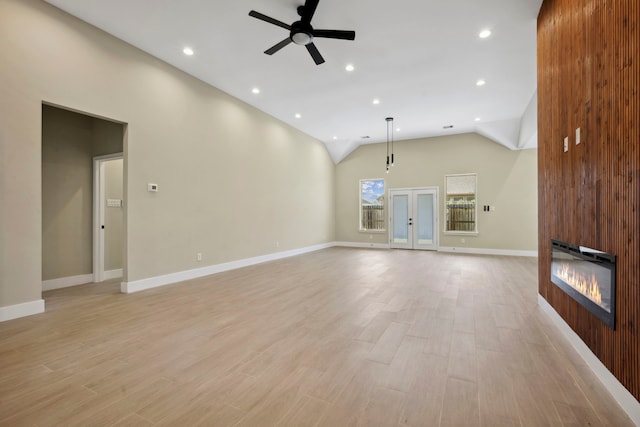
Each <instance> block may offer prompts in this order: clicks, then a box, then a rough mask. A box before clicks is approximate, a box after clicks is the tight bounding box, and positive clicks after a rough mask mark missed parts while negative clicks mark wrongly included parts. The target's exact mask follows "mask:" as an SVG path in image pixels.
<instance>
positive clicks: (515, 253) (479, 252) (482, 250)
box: [438, 246, 538, 257]
mask: <svg viewBox="0 0 640 427" xmlns="http://www.w3.org/2000/svg"><path fill="white" fill-rule="evenodd" d="M438 252H451V253H460V254H476V255H505V256H528V257H537V256H538V251H518V250H511V249H486V248H458V247H449V246H440V247H439V248H438Z"/></svg>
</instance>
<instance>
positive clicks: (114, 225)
mask: <svg viewBox="0 0 640 427" xmlns="http://www.w3.org/2000/svg"><path fill="white" fill-rule="evenodd" d="M123 166H124V160H123V159H116V160H109V161H108V162H105V163H104V193H105V194H104V195H105V197H104V200H103V201H102V203H103V204H104V206H105V208H104V228H105V231H104V270H105V271H111V270H118V269H121V268H122V257H123V256H124V254H123V252H122V248H123V246H124V212H123V208H122V207H113V206H108V205H107V200H108V199H113V200H122V199H124V187H123V177H124V175H123V173H124V169H123Z"/></svg>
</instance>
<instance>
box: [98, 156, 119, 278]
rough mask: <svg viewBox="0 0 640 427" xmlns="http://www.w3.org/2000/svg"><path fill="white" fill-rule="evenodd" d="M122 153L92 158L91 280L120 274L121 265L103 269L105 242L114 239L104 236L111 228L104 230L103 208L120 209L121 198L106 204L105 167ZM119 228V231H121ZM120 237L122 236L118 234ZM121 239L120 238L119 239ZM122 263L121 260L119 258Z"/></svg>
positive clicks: (104, 215) (105, 222) (105, 217)
mask: <svg viewBox="0 0 640 427" xmlns="http://www.w3.org/2000/svg"><path fill="white" fill-rule="evenodd" d="M122 158H123V156H122V153H117V154H109V155H106V156H98V157H94V158H93V281H94V282H102V281H104V280H108V279H112V278H114V277H120V276H122V266H121V265H120V268H119V269H116V270H114V269H112V270H109V271H105V242H107V241H114V240H118V239H114V238H113V237H114V236H113V235H111V236H106V235H105V233H106V232H109V233H111V234H113V233H112V230H111V229H109V230H105V225H106V224H107V221H106V219H107V214H106V212H105V209H111V208H118V209H122V199H118V200H116V199H113V200H110V201H111V202H116V201H119V202H120V203H119V204H118V206H115V205H113V206H112V205H109V206H107V204H108V203H107V201H108V200H107V194H108V193H107V191H106V189H105V185H106V179H105V168H106V164H107V163H108V162H113V161H116V160H122ZM121 232H122V231H121V229H120V233H121ZM120 237H122V236H120ZM120 240H121V239H120ZM120 264H122V260H120Z"/></svg>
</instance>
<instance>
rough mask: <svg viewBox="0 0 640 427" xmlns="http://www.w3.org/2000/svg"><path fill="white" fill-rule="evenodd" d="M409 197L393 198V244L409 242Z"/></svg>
mask: <svg viewBox="0 0 640 427" xmlns="http://www.w3.org/2000/svg"><path fill="white" fill-rule="evenodd" d="M408 220H409V196H407V195H401V196H393V243H407V242H408V241H409V221H408Z"/></svg>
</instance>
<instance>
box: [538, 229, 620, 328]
mask: <svg viewBox="0 0 640 427" xmlns="http://www.w3.org/2000/svg"><path fill="white" fill-rule="evenodd" d="M551 247H552V256H551V281H552V282H553V283H554V284H556V285H557V286H558V287H559V288H560V289H562V290H563V291H564V292H566V293H567V294H568V295H569V296H571V297H572V298H573V299H574V300H576V301H577V302H578V303H580V304H581V305H582V306H584V307H585V308H586V309H587V310H589V311H590V312H591V313H593V314H594V315H595V316H596V317H598V318H599V319H600V320H602V321H603V322H604V323H606V324H607V326H609V327H610V328H612V329H615V318H616V316H615V309H616V283H615V281H616V258H615V256H614V255H612V254H608V253H606V252H602V251H598V250H596V249H591V248H587V247H584V246H579V245H574V244H570V243H566V242H562V241H559V240H551Z"/></svg>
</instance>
